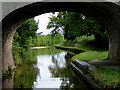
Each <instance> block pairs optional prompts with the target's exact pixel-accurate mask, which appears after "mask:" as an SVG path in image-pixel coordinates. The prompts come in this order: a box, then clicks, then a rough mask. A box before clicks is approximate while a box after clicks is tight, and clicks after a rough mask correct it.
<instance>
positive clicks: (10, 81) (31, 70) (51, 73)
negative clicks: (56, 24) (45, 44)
mask: <svg viewBox="0 0 120 90" xmlns="http://www.w3.org/2000/svg"><path fill="white" fill-rule="evenodd" d="M28 52H29V54H30V56H29V59H30V62H27V63H25V64H24V65H19V66H18V67H17V69H16V70H15V72H13V73H12V74H11V76H9V77H7V78H6V79H4V80H3V88H86V89H88V88H89V87H88V86H87V85H86V84H85V83H84V82H83V81H82V80H81V79H80V78H79V77H78V76H77V75H76V74H75V73H74V72H73V70H72V69H71V67H70V61H71V60H70V59H71V57H72V55H71V54H69V53H67V52H65V51H62V50H58V49H55V48H54V47H50V48H31V49H30V50H29V51H28ZM31 59H32V61H31Z"/></svg>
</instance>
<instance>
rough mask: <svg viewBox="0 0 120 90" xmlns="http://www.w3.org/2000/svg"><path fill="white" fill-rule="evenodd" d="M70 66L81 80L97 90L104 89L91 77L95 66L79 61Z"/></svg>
mask: <svg viewBox="0 0 120 90" xmlns="http://www.w3.org/2000/svg"><path fill="white" fill-rule="evenodd" d="M70 64H71V67H72V69H73V70H74V71H75V73H77V74H78V75H79V76H80V78H81V79H83V80H84V81H85V82H86V84H88V85H89V86H90V87H91V88H94V89H95V88H101V87H102V86H100V85H99V84H98V83H97V82H96V81H95V80H94V79H93V77H91V76H90V72H92V71H93V70H95V69H96V67H95V66H92V65H90V64H88V63H87V62H84V61H79V60H77V59H75V60H74V62H71V63H70Z"/></svg>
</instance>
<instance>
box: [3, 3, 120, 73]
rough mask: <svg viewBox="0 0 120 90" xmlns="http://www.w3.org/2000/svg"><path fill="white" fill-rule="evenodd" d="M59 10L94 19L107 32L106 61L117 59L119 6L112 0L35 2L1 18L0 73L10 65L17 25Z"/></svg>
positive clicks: (11, 63)
mask: <svg viewBox="0 0 120 90" xmlns="http://www.w3.org/2000/svg"><path fill="white" fill-rule="evenodd" d="M13 4H15V3H13ZM59 11H73V12H80V13H83V14H85V15H89V16H91V17H93V18H95V19H96V20H97V21H98V22H99V23H100V24H101V25H103V26H104V27H105V28H106V30H107V32H108V37H109V60H112V61H119V62H120V6H118V5H117V4H115V3H112V2H71V3H70V2H69V3H68V2H64V3H62V2H61V3H58V2H56V3H55V2H35V3H29V4H26V5H24V6H21V7H20V8H17V9H15V10H13V11H12V12H10V13H8V14H7V15H6V16H4V17H3V20H2V73H5V72H6V70H8V68H11V69H12V68H13V67H14V62H13V57H12V40H13V36H14V33H15V31H16V29H17V27H18V26H19V25H20V24H21V23H22V22H23V21H25V20H27V19H29V18H31V17H34V16H37V15H40V14H43V13H48V12H59Z"/></svg>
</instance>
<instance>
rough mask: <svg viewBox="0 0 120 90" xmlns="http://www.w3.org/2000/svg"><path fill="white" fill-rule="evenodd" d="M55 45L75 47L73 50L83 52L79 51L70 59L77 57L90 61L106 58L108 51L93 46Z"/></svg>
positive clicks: (67, 48)
mask: <svg viewBox="0 0 120 90" xmlns="http://www.w3.org/2000/svg"><path fill="white" fill-rule="evenodd" d="M56 46H57V47H62V48H66V50H69V49H75V50H81V51H84V52H81V53H79V54H76V55H75V56H73V57H72V60H74V59H78V60H81V61H91V60H96V59H97V60H104V59H107V58H108V51H107V50H101V49H96V48H93V47H88V48H87V47H84V46H81V47H80V48H79V47H68V46H60V45H56Z"/></svg>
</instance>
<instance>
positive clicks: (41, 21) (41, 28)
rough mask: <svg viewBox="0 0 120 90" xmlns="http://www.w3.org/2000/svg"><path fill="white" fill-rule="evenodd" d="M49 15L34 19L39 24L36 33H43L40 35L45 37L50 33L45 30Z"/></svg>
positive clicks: (49, 30) (48, 30)
mask: <svg viewBox="0 0 120 90" xmlns="http://www.w3.org/2000/svg"><path fill="white" fill-rule="evenodd" d="M57 13H58V12H55V15H57ZM50 15H52V13H45V14H42V15H39V16H36V17H35V18H34V19H35V21H38V20H39V24H38V30H37V32H36V33H40V32H43V33H42V34H44V35H47V34H49V33H50V32H51V31H52V28H51V29H46V27H47V25H48V23H49V21H50V19H49V18H48V17H50Z"/></svg>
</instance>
